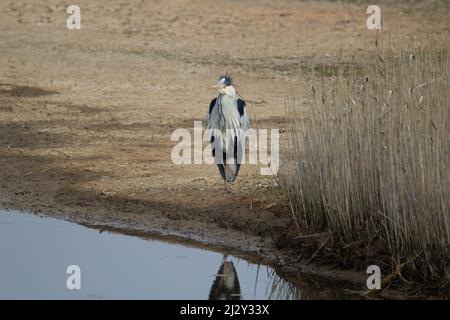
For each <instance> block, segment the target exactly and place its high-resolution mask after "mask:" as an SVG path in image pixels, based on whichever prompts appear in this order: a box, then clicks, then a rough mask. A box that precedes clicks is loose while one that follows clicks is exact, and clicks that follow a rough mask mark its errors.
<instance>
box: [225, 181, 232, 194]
mask: <svg viewBox="0 0 450 320" xmlns="http://www.w3.org/2000/svg"><path fill="white" fill-rule="evenodd" d="M224 183H225V195H227V194H230V193H232V192H231V191H230V189H229V188H228V182H227V180H224Z"/></svg>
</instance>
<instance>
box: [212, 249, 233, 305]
mask: <svg viewBox="0 0 450 320" xmlns="http://www.w3.org/2000/svg"><path fill="white" fill-rule="evenodd" d="M240 299H241V287H240V286H239V279H238V275H237V273H236V269H235V268H234V264H233V262H232V261H227V256H226V255H225V256H224V257H223V259H222V264H221V265H220V268H219V271H218V272H217V274H216V279H215V280H214V282H213V284H212V286H211V291H210V292H209V300H240Z"/></svg>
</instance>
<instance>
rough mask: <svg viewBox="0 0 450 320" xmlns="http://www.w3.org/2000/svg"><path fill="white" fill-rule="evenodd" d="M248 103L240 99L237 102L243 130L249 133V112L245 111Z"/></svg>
mask: <svg viewBox="0 0 450 320" xmlns="http://www.w3.org/2000/svg"><path fill="white" fill-rule="evenodd" d="M245 106H246V103H245V101H244V100H242V99H241V98H238V100H237V109H238V112H239V115H240V116H241V129H242V130H244V131H247V130H248V128H249V122H248V116H247V111H245Z"/></svg>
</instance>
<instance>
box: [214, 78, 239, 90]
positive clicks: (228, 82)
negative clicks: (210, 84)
mask: <svg viewBox="0 0 450 320" xmlns="http://www.w3.org/2000/svg"><path fill="white" fill-rule="evenodd" d="M214 89H217V90H219V92H220V93H222V94H226V95H233V94H235V93H236V90H235V89H234V88H233V85H232V78H231V77H230V76H228V75H225V76H220V78H219V81H218V83H217V85H215V86H214Z"/></svg>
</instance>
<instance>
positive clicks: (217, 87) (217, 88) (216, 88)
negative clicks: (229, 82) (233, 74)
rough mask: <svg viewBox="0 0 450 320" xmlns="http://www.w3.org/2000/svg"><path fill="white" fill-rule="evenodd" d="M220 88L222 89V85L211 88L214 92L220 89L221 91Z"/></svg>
mask: <svg viewBox="0 0 450 320" xmlns="http://www.w3.org/2000/svg"><path fill="white" fill-rule="evenodd" d="M222 87H223V86H222V85H220V84H216V85H214V86H212V87H211V88H212V89H215V90H220V89H222Z"/></svg>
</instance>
